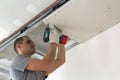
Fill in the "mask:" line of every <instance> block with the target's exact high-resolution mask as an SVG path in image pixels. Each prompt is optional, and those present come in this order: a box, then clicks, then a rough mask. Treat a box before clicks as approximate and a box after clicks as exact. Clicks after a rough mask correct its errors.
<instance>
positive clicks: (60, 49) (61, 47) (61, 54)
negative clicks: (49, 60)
mask: <svg viewBox="0 0 120 80" xmlns="http://www.w3.org/2000/svg"><path fill="white" fill-rule="evenodd" d="M57 59H58V60H61V61H65V46H64V45H63V44H58V54H57Z"/></svg>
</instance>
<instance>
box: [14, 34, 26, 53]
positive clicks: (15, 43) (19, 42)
mask: <svg viewBox="0 0 120 80" xmlns="http://www.w3.org/2000/svg"><path fill="white" fill-rule="evenodd" d="M24 37H28V36H22V37H19V38H17V39H16V40H15V42H14V50H15V52H16V53H17V54H18V50H17V48H16V45H17V44H22V42H23V38H24Z"/></svg>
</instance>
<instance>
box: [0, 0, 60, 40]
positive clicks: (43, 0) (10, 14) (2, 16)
mask: <svg viewBox="0 0 120 80" xmlns="http://www.w3.org/2000/svg"><path fill="white" fill-rule="evenodd" d="M56 1H58V0H24V1H23V0H0V41H1V40H3V39H4V38H6V37H8V36H9V35H10V34H12V33H13V32H15V31H16V30H17V29H19V28H20V27H21V26H23V25H24V24H25V23H27V22H28V21H29V20H30V19H32V18H33V17H35V16H36V15H37V14H38V13H40V12H42V11H43V10H44V9H46V8H47V7H49V6H50V5H51V4H53V3H54V2H56Z"/></svg>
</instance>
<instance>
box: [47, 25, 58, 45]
mask: <svg viewBox="0 0 120 80" xmlns="http://www.w3.org/2000/svg"><path fill="white" fill-rule="evenodd" d="M59 36H60V32H59V31H57V30H56V28H55V27H54V26H53V25H51V26H50V38H49V39H50V43H56V44H58V43H59Z"/></svg>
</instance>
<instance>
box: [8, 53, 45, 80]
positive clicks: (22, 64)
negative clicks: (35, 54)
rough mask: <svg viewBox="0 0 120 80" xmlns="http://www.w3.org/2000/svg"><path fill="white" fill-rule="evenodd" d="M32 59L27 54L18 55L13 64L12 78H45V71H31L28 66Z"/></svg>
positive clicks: (21, 79) (38, 79) (15, 79)
mask: <svg viewBox="0 0 120 80" xmlns="http://www.w3.org/2000/svg"><path fill="white" fill-rule="evenodd" d="M31 60H32V59H31V58H30V57H28V56H26V55H17V56H16V57H15V58H14V59H13V60H12V64H11V69H10V77H11V79H12V80H45V75H44V72H43V71H30V70H27V69H26V67H27V65H28V64H29V63H30V61H31Z"/></svg>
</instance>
